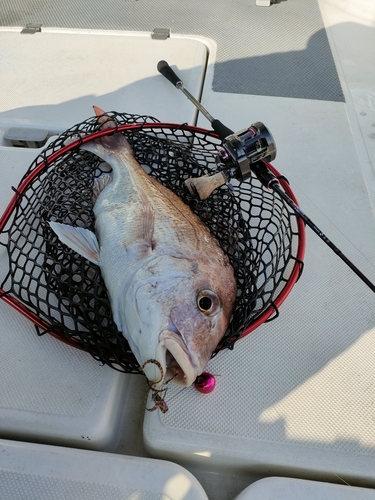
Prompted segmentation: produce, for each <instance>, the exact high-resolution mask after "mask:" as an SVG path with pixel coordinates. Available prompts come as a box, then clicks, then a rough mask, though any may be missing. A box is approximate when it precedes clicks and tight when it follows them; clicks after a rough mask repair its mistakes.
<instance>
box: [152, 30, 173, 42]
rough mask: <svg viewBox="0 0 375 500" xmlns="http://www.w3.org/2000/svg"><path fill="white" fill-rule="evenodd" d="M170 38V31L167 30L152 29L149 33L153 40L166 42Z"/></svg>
mask: <svg viewBox="0 0 375 500" xmlns="http://www.w3.org/2000/svg"><path fill="white" fill-rule="evenodd" d="M170 36H171V30H170V29H169V28H154V31H153V32H152V33H151V38H152V39H153V40H166V39H167V38H170Z"/></svg>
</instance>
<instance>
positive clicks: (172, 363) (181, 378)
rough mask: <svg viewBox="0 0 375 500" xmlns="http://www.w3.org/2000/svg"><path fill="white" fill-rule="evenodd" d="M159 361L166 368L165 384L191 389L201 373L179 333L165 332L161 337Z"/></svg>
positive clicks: (158, 348) (158, 353)
mask: <svg viewBox="0 0 375 500" xmlns="http://www.w3.org/2000/svg"><path fill="white" fill-rule="evenodd" d="M156 357H157V359H158V360H159V362H160V364H161V366H162V367H163V368H164V374H165V375H164V382H168V381H173V383H174V384H178V385H182V386H185V387H189V386H190V385H192V384H193V382H194V381H195V379H196V378H197V376H198V375H199V373H197V369H196V368H195V363H194V362H193V360H192V357H191V355H190V353H189V351H188V349H187V347H186V345H185V342H184V341H183V339H182V337H181V335H180V334H179V333H178V332H173V331H171V330H163V331H162V332H161V333H160V335H159V344H158V347H157V356H156Z"/></svg>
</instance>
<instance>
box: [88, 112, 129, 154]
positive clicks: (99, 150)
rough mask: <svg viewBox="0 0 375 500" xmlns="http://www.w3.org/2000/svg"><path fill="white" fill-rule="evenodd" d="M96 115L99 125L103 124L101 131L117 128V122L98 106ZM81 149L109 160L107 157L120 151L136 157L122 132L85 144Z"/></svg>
mask: <svg viewBox="0 0 375 500" xmlns="http://www.w3.org/2000/svg"><path fill="white" fill-rule="evenodd" d="M93 108H94V111H95V115H96V116H97V117H98V123H99V124H101V126H100V130H107V129H113V128H115V127H116V125H117V124H116V121H115V120H114V119H113V118H112V117H110V116H109V115H108V114H107V113H106V112H105V111H103V110H102V109H101V108H99V107H98V106H93ZM81 149H83V150H85V151H90V152H91V153H94V154H96V155H97V156H99V157H100V158H102V159H104V160H107V156H108V155H111V154H116V153H118V152H119V151H122V152H126V153H127V154H128V155H131V156H134V153H133V150H132V148H131V146H130V144H129V143H128V141H127V140H126V138H125V137H124V135H123V134H122V133H121V132H117V133H115V134H113V135H106V136H103V137H100V138H98V139H94V140H93V141H90V142H87V143H85V144H84V145H83V146H81Z"/></svg>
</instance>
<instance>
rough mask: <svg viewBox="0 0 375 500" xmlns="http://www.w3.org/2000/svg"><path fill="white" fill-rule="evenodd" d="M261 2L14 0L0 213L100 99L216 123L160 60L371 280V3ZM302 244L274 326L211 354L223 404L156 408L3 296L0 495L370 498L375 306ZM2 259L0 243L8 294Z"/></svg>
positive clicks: (180, 119) (348, 274) (0, 123)
mask: <svg viewBox="0 0 375 500" xmlns="http://www.w3.org/2000/svg"><path fill="white" fill-rule="evenodd" d="M268 3H269V2H267V1H262V0H232V1H231V2H228V1H225V0H217V1H215V2H212V1H210V0H206V1H204V2H202V0H200V2H199V1H198V0H191V1H190V2H188V3H185V4H182V3H181V2H180V1H178V0H165V1H163V2H155V0H125V1H124V0H122V1H120V0H111V1H109V2H106V3H100V2H98V1H97V0H88V1H86V2H77V1H76V0H70V1H68V2H64V5H63V6H62V5H60V4H58V3H56V2H53V0H46V1H45V2H35V1H33V0H26V1H24V2H22V5H21V3H20V2H17V1H16V0H6V1H5V2H4V3H3V4H2V5H1V6H0V67H1V71H0V88H1V93H0V176H1V183H0V194H1V196H0V213H2V212H3V211H4V210H5V208H6V206H7V204H8V202H9V200H10V198H11V196H12V195H13V192H12V190H11V186H17V185H18V183H19V181H20V179H21V178H22V176H23V175H24V173H25V172H26V170H27V169H28V167H29V166H30V164H31V163H32V161H33V160H34V159H35V158H36V157H37V155H38V154H39V153H40V151H41V150H42V149H43V146H41V147H39V146H40V145H38V144H36V143H35V140H34V139H32V132H33V131H39V132H41V131H44V133H45V137H46V139H47V141H48V142H51V141H53V140H54V139H55V138H56V136H57V135H58V134H60V133H62V132H64V131H65V130H67V129H69V128H70V127H71V126H72V125H74V124H76V123H80V122H81V121H84V120H85V119H87V118H89V117H90V116H92V114H93V113H92V107H91V106H92V105H93V104H95V105H98V106H100V107H101V108H103V109H105V110H115V111H118V112H128V113H135V114H145V115H150V116H155V117H156V118H157V119H159V120H160V121H162V122H167V123H185V122H186V123H189V124H191V125H197V126H199V127H202V128H207V129H210V124H209V123H208V121H207V119H206V118H205V117H204V116H202V114H201V113H197V111H196V109H195V108H194V106H193V105H192V103H191V102H190V101H188V100H187V99H186V97H185V96H184V95H183V94H182V93H181V92H180V91H178V90H177V89H174V88H173V87H172V86H171V84H170V83H169V82H168V81H167V80H166V79H165V78H163V77H162V76H161V75H160V74H159V73H158V71H157V68H156V66H157V63H158V61H159V60H166V61H168V62H169V63H170V64H171V66H172V68H173V69H175V70H176V72H177V73H178V74H179V75H181V77H182V80H183V81H184V84H185V86H186V88H187V89H188V90H189V91H190V92H191V93H192V94H193V95H194V96H195V97H196V99H198V100H199V101H200V102H201V103H202V105H203V106H204V107H205V108H206V109H207V110H208V111H209V112H210V114H211V115H212V116H214V117H215V118H218V119H220V120H221V121H222V122H223V123H225V125H227V126H228V127H230V128H231V129H233V130H234V131H239V130H242V129H243V128H245V127H249V126H250V125H251V124H252V123H254V122H256V121H261V122H263V123H264V124H265V125H266V126H267V128H268V129H269V130H270V131H271V133H272V135H273V136H274V138H275V141H276V145H277V157H276V159H275V161H274V162H273V164H274V166H275V167H276V168H277V169H278V171H279V172H281V173H282V174H283V175H284V176H286V177H287V178H288V180H289V182H290V185H291V187H292V190H293V192H294V193H295V195H296V197H297V199H298V202H299V204H300V206H301V208H302V210H303V211H304V212H305V213H306V214H307V215H308V216H309V217H310V218H311V219H312V220H313V221H314V222H315V224H316V225H317V226H319V228H320V229H321V230H322V231H323V233H324V234H326V235H327V236H328V238H329V239H330V240H331V241H333V242H334V244H335V245H337V247H338V248H339V249H340V250H341V251H342V252H343V253H344V254H345V255H347V256H348V257H349V258H350V260H351V261H352V262H354V263H355V265H356V266H357V267H358V268H359V269H360V270H361V271H362V272H363V273H364V274H365V275H366V276H367V277H368V279H369V280H370V281H371V282H373V283H375V266H374V263H375V218H374V206H375V51H374V47H375V1H374V0H342V1H339V0H276V1H271V3H270V5H265V4H268ZM261 4H262V5H261ZM40 25H41V27H39V26H40ZM25 27H27V30H28V31H29V33H26V34H25V33H22V34H21V31H22V30H23V29H24V28H25ZM154 28H166V29H168V30H169V32H168V34H167V36H166V37H165V38H164V39H163V35H161V37H160V38H161V39H160V38H158V37H156V38H155V36H153V35H152V34H153V32H154ZM10 130H12V134H13V135H12V134H10V132H9V131H10ZM17 134H18V136H17ZM22 134H26V136H23V137H21V136H22ZM30 134H31V135H30ZM25 137H26V139H25ZM22 140H23V141H24V142H25V141H26V143H27V142H28V144H26V145H27V146H28V147H19V141H22ZM48 142H47V144H48ZM23 145H25V144H23ZM306 233H307V242H306V255H305V265H304V270H303V273H302V276H301V278H300V280H299V281H298V282H297V283H296V285H295V286H294V288H293V290H292V291H291V293H290V295H289V296H288V297H287V299H286V300H285V302H284V303H283V304H282V305H281V307H280V311H279V313H280V314H279V317H277V318H276V319H275V320H274V321H272V322H268V323H264V324H262V325H261V326H260V327H258V328H257V329H256V330H255V331H253V332H252V333H251V334H249V335H248V336H246V337H245V338H243V339H240V340H239V341H238V342H237V343H236V344H235V346H234V349H233V350H229V349H226V350H223V351H222V352H220V353H219V354H218V355H217V356H216V357H214V358H213V359H212V360H210V362H209V365H208V371H210V372H211V373H213V374H214V375H215V377H216V388H215V390H214V391H213V392H212V393H210V394H201V393H199V392H198V391H197V390H196V389H195V388H194V387H190V388H186V389H183V390H181V387H178V386H173V387H172V386H171V387H170V388H169V389H168V393H167V396H166V401H167V403H168V406H169V411H168V412H167V413H165V414H163V413H161V412H160V411H153V412H149V411H147V410H146V408H150V407H151V406H152V405H153V402H152V401H151V399H150V394H148V390H147V385H146V381H145V378H144V377H143V376H142V375H136V374H123V373H120V372H117V371H115V370H113V369H112V368H110V367H108V366H102V365H101V364H100V363H99V362H98V361H97V360H95V359H93V358H92V357H91V356H90V355H89V354H87V353H85V352H82V351H80V350H78V349H75V348H73V347H71V346H69V345H66V344H64V343H62V342H59V341H58V340H56V339H55V338H53V337H52V336H49V335H44V336H41V337H39V336H38V335H36V332H35V328H34V325H33V324H32V323H31V322H30V321H29V320H28V319H26V318H25V317H23V316H22V315H21V314H20V313H19V312H18V311H15V310H14V309H13V308H11V307H10V306H9V305H8V304H7V303H6V302H4V301H0V317H1V324H0V450H1V452H2V453H0V490H1V491H2V494H1V495H0V496H1V497H2V498H4V499H6V500H10V499H15V498H35V499H36V498H53V499H55V498H56V499H63V498H96V496H95V495H98V498H99V495H103V496H104V497H105V495H107V496H108V498H111V499H112V498H113V499H115V498H127V499H129V500H135V499H143V498H144V499H146V498H163V499H167V498H170V499H180V500H183V499H186V500H187V499H189V498H191V499H193V498H196V499H199V498H202V499H204V498H205V497H206V496H207V498H209V499H210V500H231V499H234V498H236V497H237V498H238V500H240V499H241V500H243V499H245V498H257V499H267V498H280V499H284V498H285V499H286V498H292V497H293V498H296V497H300V498H314V499H318V498H319V499H322V498H336V497H337V498H348V499H352V498H353V500H354V499H355V498H363V499H367V498H375V363H374V359H375V296H374V293H373V292H372V291H371V290H370V289H369V288H368V287H367V286H366V285H365V284H364V283H363V282H362V281H361V280H360V279H359V278H358V277H357V276H356V275H355V274H354V273H353V271H352V270H351V269H349V268H348V266H346V265H345V264H344V263H343V262H342V261H341V260H340V259H339V258H338V257H337V256H336V255H335V254H334V253H333V252H332V250H331V249H330V248H328V246H327V245H326V244H325V243H324V242H323V241H322V240H321V239H319V238H318V236H317V235H316V234H314V233H313V232H312V231H311V230H310V229H309V228H306ZM0 241H3V240H0ZM7 265H8V261H7V256H6V249H5V247H4V246H0V271H1V275H0V281H1V280H2V279H3V275H4V273H5V272H6V271H4V270H5V269H6V266H7ZM39 464H41V465H40V466H39ZM122 474H123V475H122ZM4 492H5V493H4ZM42 494H44V495H45V496H44V497H42ZM276 495H279V496H276ZM345 495H347V496H345Z"/></svg>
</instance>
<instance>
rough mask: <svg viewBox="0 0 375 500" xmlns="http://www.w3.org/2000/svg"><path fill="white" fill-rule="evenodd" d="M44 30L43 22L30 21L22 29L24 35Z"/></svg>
mask: <svg viewBox="0 0 375 500" xmlns="http://www.w3.org/2000/svg"><path fill="white" fill-rule="evenodd" d="M41 31H42V24H41V23H28V24H26V26H25V27H24V28H23V30H22V31H21V34H22V35H34V34H35V33H40V32H41Z"/></svg>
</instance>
